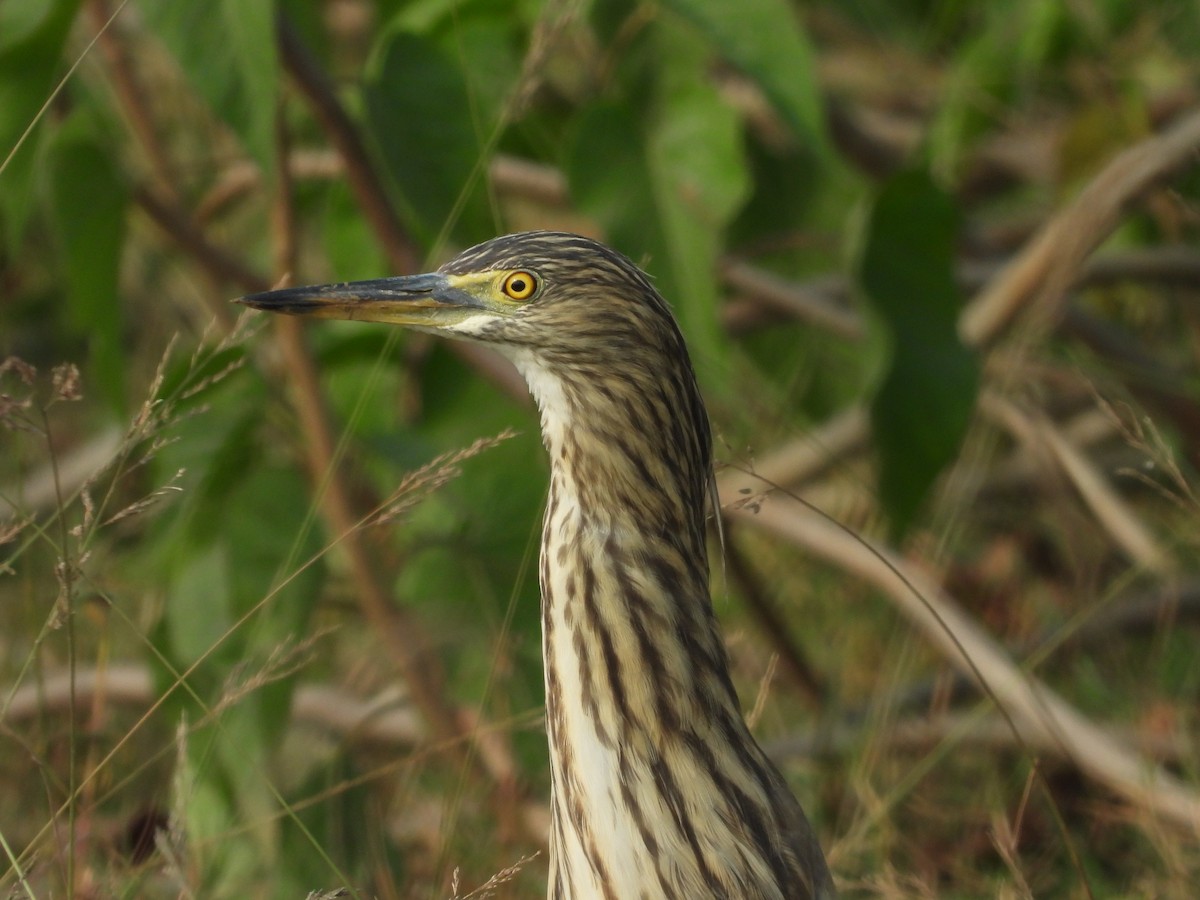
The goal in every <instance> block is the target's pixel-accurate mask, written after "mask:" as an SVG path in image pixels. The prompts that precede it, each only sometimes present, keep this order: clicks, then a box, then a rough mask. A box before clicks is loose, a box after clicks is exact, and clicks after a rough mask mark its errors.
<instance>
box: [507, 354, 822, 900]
mask: <svg viewBox="0 0 1200 900" xmlns="http://www.w3.org/2000/svg"><path fill="white" fill-rule="evenodd" d="M517 361H518V367H519V368H521V369H522V372H523V374H524V375H525V377H526V380H527V381H528V382H529V385H530V388H531V390H532V392H533V394H534V397H535V398H536V399H537V401H538V405H539V407H540V409H541V414H542V433H543V439H544V442H545V444H546V447H547V450H548V451H549V454H550V461H551V479H550V494H549V498H548V501H547V507H546V518H545V523H544V528H543V535H542V553H541V570H540V580H541V588H542V649H543V655H544V662H545V677H546V713H547V730H548V734H549V743H550V762H551V778H552V802H551V812H552V833H551V841H550V879H551V882H550V896H551V897H552V898H566V897H572V898H582V897H592V896H595V897H602V896H604V897H677V896H714V897H715V896H730V897H732V896H757V897H780V898H782V897H800V896H808V893H807V891H801V890H799V888H795V889H794V888H792V887H785V886H788V885H801V884H803V883H804V882H805V881H806V880H807V877H806V875H805V873H803V872H802V871H801V870H800V869H799V868H797V854H796V853H795V852H794V850H793V849H791V848H790V847H789V846H788V843H789V842H792V841H794V839H795V838H796V836H797V834H798V833H802V832H801V831H798V830H797V829H800V828H801V826H798V825H797V824H796V823H797V822H800V823H802V822H803V814H802V813H801V812H800V810H799V807H798V806H797V805H796V803H795V800H794V799H793V798H792V797H791V795H790V794H789V793H788V791H787V789H786V786H785V785H784V784H783V782H782V779H781V778H780V777H779V775H778V773H777V772H776V771H775V769H774V768H773V767H772V765H771V764H770V762H769V761H768V760H767V758H766V756H765V754H763V752H762V750H761V749H760V748H759V747H758V745H757V744H756V743H755V742H754V739H753V738H752V737H751V735H750V733H749V731H748V730H747V728H746V726H745V723H744V722H743V720H742V716H741V712H740V709H739V704H738V701H737V696H736V694H735V692H734V689H733V686H732V683H731V680H730V676H729V667H728V663H727V660H726V654H725V649H724V645H723V644H722V642H721V640H720V636H719V633H718V629H717V625H716V620H715V616H714V614H713V608H712V603H711V601H710V599H709V592H708V571H707V558H706V553H705V541H704V518H705V496H706V489H707V483H708V473H709V443H708V440H709V439H708V434H707V429H708V423H707V419H706V417H705V414H704V410H703V406H702V405H701V403H700V399H699V394H698V392H697V391H696V388H695V382H694V379H693V378H692V376H691V371H690V368H686V369H684V370H682V371H676V372H671V371H668V372H665V373H664V372H662V371H660V370H656V371H655V372H654V373H653V377H650V376H649V375H648V376H647V377H646V378H645V380H644V383H639V382H638V379H637V375H638V373H637V372H634V373H633V374H634V377H633V378H631V379H626V380H622V379H620V378H617V379H609V378H607V377H605V379H604V381H603V383H602V384H598V383H595V382H594V381H587V380H586V379H583V378H580V377H575V375H576V373H572V377H562V375H561V373H554V372H551V371H548V370H547V369H546V368H545V367H542V366H540V365H536V361H534V360H529V359H526V360H523V361H522V360H521V359H520V357H519V356H518V357H517ZM522 362H524V363H525V364H524V365H522ZM684 364H685V365H686V360H685V361H684ZM663 383H666V384H667V385H668V389H669V393H670V395H671V396H674V397H675V398H676V401H677V402H682V407H679V406H677V407H675V408H668V407H666V406H665V405H664V404H665V402H666V401H665V397H666V396H667V395H666V394H663V393H662V392H661V389H660V388H659V387H658V386H660V385H662V384H663ZM681 385H682V387H681ZM656 392H657V393H656ZM803 827H804V828H806V827H807V826H803ZM813 846H815V844H813ZM817 853H818V854H819V850H818V851H817Z"/></svg>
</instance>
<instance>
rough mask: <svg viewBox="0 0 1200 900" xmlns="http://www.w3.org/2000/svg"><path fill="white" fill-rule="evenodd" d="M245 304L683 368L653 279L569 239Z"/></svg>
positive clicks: (506, 245) (507, 240)
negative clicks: (636, 355)
mask: <svg viewBox="0 0 1200 900" xmlns="http://www.w3.org/2000/svg"><path fill="white" fill-rule="evenodd" d="M238 302H240V303H244V304H245V305H247V306H251V307H254V308H255V309H262V310H267V311H270V312H280V313H287V314H290V315H300V316H308V317H312V318H323V319H353V320H356V321H363V322H386V323H390V324H394V325H403V326H406V327H408V328H413V329H417V330H420V331H428V332H434V333H438V334H443V335H446V336H447V337H458V338H462V339H467V340H474V341H480V342H483V343H490V344H494V345H496V346H497V348H498V349H501V350H502V351H508V352H509V353H510V355H513V354H515V353H519V352H526V351H533V352H534V353H535V354H536V355H538V356H539V357H541V356H546V357H547V359H546V360H545V361H546V362H550V361H553V362H557V363H559V364H567V363H569V362H570V361H571V359H572V358H574V359H575V361H576V362H584V361H591V362H599V361H611V360H612V359H613V358H615V357H619V356H620V355H621V354H626V355H627V354H628V353H630V351H632V350H633V349H635V348H640V349H642V350H643V351H645V350H653V349H654V348H659V349H661V350H662V351H664V352H667V353H670V354H675V355H678V354H681V353H682V354H683V356H684V358H685V359H686V350H685V349H684V345H683V339H682V337H681V335H680V334H679V330H678V328H677V326H676V324H675V320H674V317H673V316H672V314H671V312H670V309H669V307H668V306H667V304H666V302H665V301H664V300H663V299H662V297H661V296H660V295H659V294H658V292H657V291H656V290H655V289H654V287H653V285H651V283H650V280H649V279H648V278H647V277H646V275H645V274H643V273H642V271H641V270H640V269H638V268H637V266H635V265H634V264H633V263H632V262H630V261H629V260H628V259H626V258H625V257H624V256H622V255H621V254H619V253H617V252H615V251H613V250H611V249H609V248H608V247H605V246H604V245H603V244H600V243H597V242H596V241H593V240H591V239H589V238H585V237H581V236H579V235H575V234H567V233H563V232H546V231H537V232H523V233H519V234H510V235H505V236H503V237H498V238H494V239H492V240H490V241H486V242H485V243H482V244H479V245H478V246H476V247H472V248H471V249H469V250H466V251H464V252H463V253H461V254H459V255H458V256H457V257H455V258H454V259H452V260H450V261H449V262H448V263H446V264H445V265H444V266H442V267H441V268H440V269H439V270H438V271H436V272H430V273H426V274H421V275H406V276H400V277H394V278H380V279H376V280H373V281H353V282H346V283H342V284H327V285H316V286H310V287H294V288H285V289H282V290H277V291H267V292H265V293H261V294H251V295H250V296H247V297H242V298H241V299H240V300H239V301H238Z"/></svg>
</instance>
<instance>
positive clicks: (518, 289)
mask: <svg viewBox="0 0 1200 900" xmlns="http://www.w3.org/2000/svg"><path fill="white" fill-rule="evenodd" d="M537 287H538V281H537V276H536V275H534V274H533V273H532V272H512V273H510V274H508V275H506V276H504V281H503V282H501V284H500V290H502V291H504V293H505V296H507V297H509V298H511V299H513V300H528V299H529V298H530V297H532V296H533V295H534V292H535V291H537Z"/></svg>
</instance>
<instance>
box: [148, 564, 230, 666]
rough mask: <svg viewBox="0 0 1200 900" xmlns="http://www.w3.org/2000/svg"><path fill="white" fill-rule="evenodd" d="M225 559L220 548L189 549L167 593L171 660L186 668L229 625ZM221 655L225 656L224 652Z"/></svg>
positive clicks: (228, 590)
mask: <svg viewBox="0 0 1200 900" xmlns="http://www.w3.org/2000/svg"><path fill="white" fill-rule="evenodd" d="M231 600H232V598H231V593H230V586H229V558H228V554H227V552H226V550H225V548H224V547H223V546H221V545H220V544H215V545H212V546H209V547H207V548H196V547H193V548H191V552H190V553H189V554H188V556H187V558H186V559H185V560H184V561H183V563H182V565H180V566H179V568H178V570H177V572H176V575H175V577H174V578H173V579H172V580H171V582H170V583H169V585H168V589H167V598H166V604H165V607H164V609H163V620H164V625H165V626H166V633H167V637H168V640H169V641H170V648H171V655H172V658H173V659H174V660H175V661H176V662H177V663H180V664H183V665H185V666H186V665H190V664H192V663H194V662H195V661H196V660H198V659H200V657H202V656H204V655H205V654H206V653H208V652H209V651H210V650H212V648H213V647H214V645H216V644H217V643H218V642H219V641H220V640H221V638H222V637H223V636H224V634H225V632H226V630H228V628H229V626H230V625H232V624H233V616H232V602H231ZM225 650H226V652H225V654H224V655H226V656H228V652H227V651H228V648H225Z"/></svg>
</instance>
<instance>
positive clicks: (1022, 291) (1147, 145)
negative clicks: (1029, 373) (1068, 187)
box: [959, 111, 1200, 346]
mask: <svg viewBox="0 0 1200 900" xmlns="http://www.w3.org/2000/svg"><path fill="white" fill-rule="evenodd" d="M1197 151H1200V111H1195V112H1191V113H1189V114H1187V115H1185V116H1183V117H1182V118H1181V119H1180V120H1179V121H1177V122H1176V123H1175V124H1174V125H1173V126H1172V127H1171V128H1169V129H1168V130H1166V131H1165V132H1163V133H1162V134H1156V135H1154V136H1153V137H1150V138H1147V139H1146V140H1144V141H1142V142H1141V143H1139V144H1137V145H1135V146H1133V147H1130V148H1129V149H1128V150H1125V151H1124V152H1123V153H1120V154H1118V155H1117V156H1116V157H1115V158H1114V159H1113V160H1112V161H1111V162H1109V164H1108V165H1107V166H1105V167H1104V169H1103V170H1102V171H1101V172H1100V173H1099V174H1098V175H1096V177H1095V178H1093V179H1092V180H1091V182H1090V183H1089V184H1088V186H1087V187H1086V188H1084V190H1083V191H1082V192H1081V193H1080V194H1079V196H1078V197H1076V198H1075V201H1074V202H1073V203H1071V204H1070V205H1069V206H1067V208H1066V209H1064V210H1063V211H1062V212H1060V213H1059V214H1058V215H1057V216H1055V217H1054V218H1053V219H1051V220H1050V221H1049V222H1048V223H1046V225H1045V226H1044V227H1043V228H1042V230H1041V232H1040V233H1039V234H1038V236H1037V237H1036V238H1034V239H1033V240H1032V241H1030V242H1029V243H1028V244H1027V245H1026V247H1025V249H1024V250H1022V251H1021V253H1020V254H1019V255H1018V256H1017V258H1016V259H1014V260H1013V261H1012V262H1011V263H1009V264H1008V265H1007V266H1005V267H1004V269H1003V270H1002V271H1001V272H1000V274H999V275H997V276H996V277H995V278H993V279H992V280H991V282H990V283H989V284H988V285H987V287H985V288H984V289H983V290H982V291H981V292H980V293H979V295H978V296H976V297H975V299H974V300H973V301H971V304H970V305H969V306H968V307H967V309H966V310H965V311H964V312H963V315H962V317H961V319H960V320H959V334H961V335H962V339H963V342H964V343H966V344H968V345H969V346H980V345H985V344H990V343H992V342H993V341H995V340H996V339H997V338H999V337H1000V336H1001V334H1002V333H1003V332H1004V331H1005V330H1006V329H1007V328H1008V327H1009V325H1010V324H1011V323H1012V322H1013V320H1014V319H1016V318H1017V316H1018V315H1019V314H1020V313H1021V311H1022V309H1024V308H1026V307H1029V306H1030V305H1031V304H1032V303H1033V302H1034V301H1035V300H1037V299H1038V298H1039V297H1040V298H1041V306H1040V307H1039V309H1040V315H1042V316H1044V317H1045V318H1046V319H1048V320H1049V319H1053V317H1054V315H1055V314H1056V312H1057V310H1058V307H1059V304H1060V303H1061V301H1062V297H1063V295H1064V293H1065V292H1066V290H1067V288H1068V287H1070V285H1071V283H1072V282H1073V281H1074V280H1075V279H1076V277H1077V276H1078V274H1079V271H1080V269H1081V267H1082V266H1083V262H1084V260H1085V258H1086V257H1087V255H1088V254H1089V253H1091V252H1092V251H1093V250H1094V249H1096V247H1097V246H1099V245H1100V243H1101V241H1103V240H1104V239H1105V238H1107V237H1108V236H1109V235H1110V234H1111V233H1112V231H1113V229H1114V228H1116V226H1117V223H1118V222H1119V221H1120V217H1121V214H1122V212H1123V210H1124V209H1125V207H1126V205H1127V204H1129V203H1130V202H1131V201H1132V200H1134V199H1135V198H1137V197H1138V196H1140V195H1141V194H1143V193H1145V192H1146V191H1147V190H1149V189H1150V188H1152V187H1153V186H1154V185H1156V184H1157V183H1158V182H1160V181H1161V180H1162V179H1163V178H1166V177H1167V176H1168V175H1170V174H1171V173H1172V172H1173V171H1175V170H1176V169H1178V168H1180V167H1182V166H1185V165H1187V164H1189V163H1193V162H1195V161H1196V159H1197Z"/></svg>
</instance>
